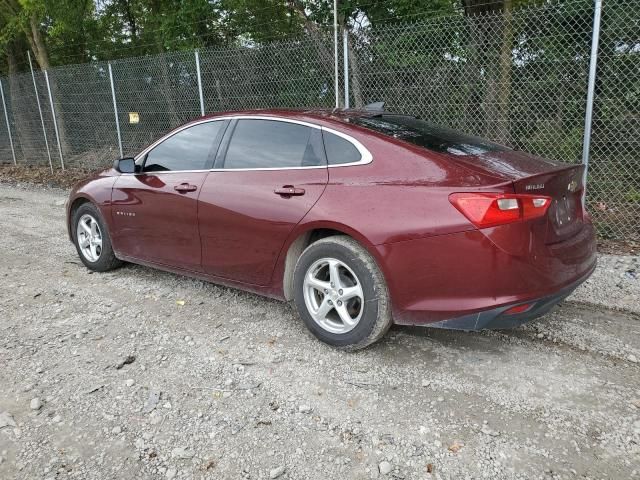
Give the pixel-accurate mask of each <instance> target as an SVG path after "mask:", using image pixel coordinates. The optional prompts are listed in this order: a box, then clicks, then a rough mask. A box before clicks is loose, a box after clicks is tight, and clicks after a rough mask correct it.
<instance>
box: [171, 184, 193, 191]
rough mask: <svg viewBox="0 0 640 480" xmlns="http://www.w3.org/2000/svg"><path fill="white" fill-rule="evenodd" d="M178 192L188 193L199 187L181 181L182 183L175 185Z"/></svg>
mask: <svg viewBox="0 0 640 480" xmlns="http://www.w3.org/2000/svg"><path fill="white" fill-rule="evenodd" d="M173 189H174V190H175V191H176V192H180V193H187V192H195V191H196V190H197V189H198V187H196V186H195V185H189V184H188V183H181V184H180V185H176V186H175V187H173Z"/></svg>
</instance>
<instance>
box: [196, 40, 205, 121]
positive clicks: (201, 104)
mask: <svg viewBox="0 0 640 480" xmlns="http://www.w3.org/2000/svg"><path fill="white" fill-rule="evenodd" d="M195 53H196V73H197V74H198V94H199V95H200V115H201V116H203V117H204V96H203V95H202V77H201V76H200V53H199V52H198V50H196V51H195Z"/></svg>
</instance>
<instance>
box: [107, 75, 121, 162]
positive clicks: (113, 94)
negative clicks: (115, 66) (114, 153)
mask: <svg viewBox="0 0 640 480" xmlns="http://www.w3.org/2000/svg"><path fill="white" fill-rule="evenodd" d="M109 81H110V82H111V97H112V98H113V113H114V115H115V116H116V132H117V133H118V148H119V149H120V158H122V157H124V153H122V137H120V119H118V104H117V103H116V89H115V87H114V85H113V70H112V69H111V63H109Z"/></svg>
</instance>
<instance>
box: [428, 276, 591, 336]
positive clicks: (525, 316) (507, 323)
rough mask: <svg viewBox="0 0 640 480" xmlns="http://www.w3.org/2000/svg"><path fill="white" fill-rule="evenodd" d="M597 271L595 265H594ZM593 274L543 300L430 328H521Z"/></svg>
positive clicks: (543, 313)
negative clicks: (520, 309) (522, 308)
mask: <svg viewBox="0 0 640 480" xmlns="http://www.w3.org/2000/svg"><path fill="white" fill-rule="evenodd" d="M594 269H595V265H594ZM592 272H593V269H592V270H591V271H590V272H589V273H588V274H587V275H586V276H585V277H584V278H581V279H580V280H579V281H577V282H576V283H574V284H573V285H570V286H569V287H565V288H563V289H562V290H560V291H559V292H557V293H554V294H552V295H548V296H546V297H543V298H539V299H535V300H529V301H527V302H519V303H513V304H510V305H504V306H502V307H498V308H493V309H491V310H484V311H482V312H478V313H473V314H469V315H464V316H462V317H458V318H452V319H451V320H441V321H439V322H434V323H430V324H428V326H429V327H434V328H445V329H449V330H466V331H480V330H485V329H490V330H498V329H504V328H514V327H519V326H520V325H523V324H525V323H527V322H529V321H531V320H534V319H536V318H538V317H541V316H543V315H545V314H546V313H548V312H549V311H550V310H551V309H552V308H553V307H555V306H556V305H557V304H558V303H560V302H562V301H563V300H564V299H565V298H567V297H568V296H569V295H571V294H572V293H573V291H574V290H575V289H576V288H577V287H578V286H580V284H582V283H583V282H584V281H585V280H586V279H587V278H589V276H590V275H591V273H592ZM523 304H524V305H531V304H532V306H531V308H529V309H528V310H527V311H526V312H523V313H516V314H509V313H505V312H507V311H508V310H509V309H511V308H513V307H517V306H518V305H523Z"/></svg>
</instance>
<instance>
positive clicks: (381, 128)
mask: <svg viewBox="0 0 640 480" xmlns="http://www.w3.org/2000/svg"><path fill="white" fill-rule="evenodd" d="M349 121H350V122H351V123H353V124H356V125H360V126H361V127H365V128H369V129H371V130H375V131H376V132H379V133H383V134H385V135H388V136H390V137H393V138H397V139H399V140H404V141H405V142H409V143H413V144H414V145H417V146H419V147H424V148H428V149H429V150H434V151H436V152H440V153H449V154H451V155H461V156H463V155H464V156H466V155H476V156H477V155H484V154H487V153H491V152H503V151H508V150H510V148H508V147H505V146H503V145H498V144H497V143H492V142H490V141H488V140H484V139H482V138H480V137H474V136H472V135H466V134H464V133H462V132H458V131H456V130H453V129H450V128H446V127H440V126H437V125H433V124H432V123H429V122H425V121H424V120H420V119H418V118H414V117H407V116H403V115H392V114H390V115H379V116H375V117H353V118H351V119H349Z"/></svg>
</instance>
